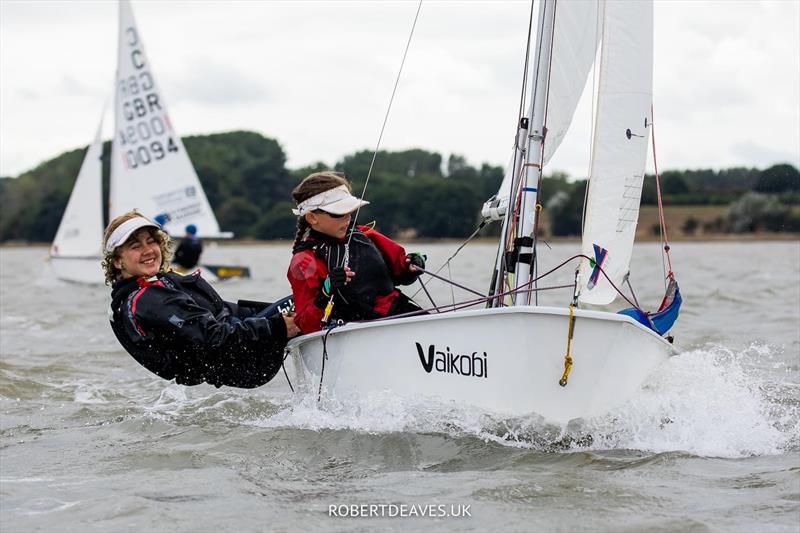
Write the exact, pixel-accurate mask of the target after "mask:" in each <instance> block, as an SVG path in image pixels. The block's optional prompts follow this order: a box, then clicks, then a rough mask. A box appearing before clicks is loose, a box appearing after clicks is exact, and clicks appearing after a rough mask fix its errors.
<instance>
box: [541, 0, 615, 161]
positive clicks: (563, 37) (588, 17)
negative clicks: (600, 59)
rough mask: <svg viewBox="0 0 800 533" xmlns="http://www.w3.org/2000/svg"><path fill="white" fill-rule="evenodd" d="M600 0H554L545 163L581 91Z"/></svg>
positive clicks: (592, 50)
mask: <svg viewBox="0 0 800 533" xmlns="http://www.w3.org/2000/svg"><path fill="white" fill-rule="evenodd" d="M601 5H602V2H585V1H564V0H560V1H558V2H556V3H555V28H554V30H553V58H552V69H551V71H550V89H549V91H548V96H547V123H546V126H547V136H546V137H545V142H544V156H543V157H544V160H543V163H544V164H545V165H546V164H547V162H548V161H550V158H551V157H552V156H553V154H554V153H555V151H556V150H557V149H558V147H559V146H560V145H561V141H562V140H564V136H565V135H566V134H567V130H568V129H569V125H570V123H572V117H573V115H574V114H575V108H576V107H578V101H579V100H580V98H581V94H582V93H583V89H584V86H585V85H586V79H587V78H588V76H589V70H590V69H591V66H592V64H593V63H594V59H595V56H596V55H597V44H598V41H599V40H600V27H599V22H598V9H599V6H601Z"/></svg>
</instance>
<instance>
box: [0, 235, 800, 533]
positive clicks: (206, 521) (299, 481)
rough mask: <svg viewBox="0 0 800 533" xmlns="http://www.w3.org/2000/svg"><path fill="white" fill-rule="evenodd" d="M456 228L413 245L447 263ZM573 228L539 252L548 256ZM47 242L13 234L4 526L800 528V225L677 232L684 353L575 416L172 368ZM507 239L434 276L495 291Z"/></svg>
mask: <svg viewBox="0 0 800 533" xmlns="http://www.w3.org/2000/svg"><path fill="white" fill-rule="evenodd" d="M455 247H456V246H455V245H454V244H452V243H431V244H425V243H416V244H414V245H413V246H410V247H409V248H410V249H414V250H420V251H424V252H426V253H427V254H428V265H429V268H431V269H436V268H437V267H438V266H439V265H441V264H442V262H443V261H444V260H445V259H446V258H447V257H448V256H449V255H450V254H451V253H452V252H453V251H454V250H455ZM576 248H577V246H576V245H574V244H567V243H563V244H555V245H553V246H552V250H547V249H546V248H545V249H543V259H542V265H541V268H540V272H544V271H545V270H547V269H548V268H550V267H551V266H553V265H556V264H558V263H559V262H560V261H561V260H563V259H565V258H567V257H569V256H571V255H573V254H574V253H577V250H576ZM46 251H47V250H46V248H3V249H1V250H0V531H2V532H3V533H10V532H15V531H215V530H222V529H224V530H230V531H273V530H277V531H331V530H332V531H416V530H427V531H576V530H579V531H693V532H694V531H742V532H745V531H747V532H749V531H780V532H797V531H800V266H799V265H800V243H798V242H796V241H791V242H746V243H737V242H718V243H699V242H693V243H676V244H675V245H674V246H673V251H672V266H673V269H674V271H675V272H676V274H677V276H678V280H679V282H680V284H681V289H682V291H683V295H684V299H685V303H684V308H683V312H682V315H681V317H680V318H679V320H678V322H677V324H676V327H675V328H674V333H675V342H676V345H677V346H678V347H679V352H680V353H679V355H677V356H675V357H673V358H672V359H671V360H670V361H669V362H667V363H666V364H665V365H663V366H662V367H660V368H659V369H658V370H657V371H656V372H655V373H654V374H653V375H652V376H650V378H649V379H648V380H647V382H646V383H645V384H644V386H643V387H642V389H641V390H640V391H639V392H638V393H637V394H636V395H635V396H634V397H632V398H631V399H630V400H629V401H628V402H627V403H625V404H624V405H621V406H619V407H618V408H617V409H615V410H614V411H613V412H611V413H608V414H607V415H604V416H601V417H598V418H594V419H591V420H578V421H573V422H572V423H570V424H569V425H567V426H565V427H555V426H549V425H542V424H541V423H540V422H537V420H538V419H537V417H535V416H531V417H530V418H514V419H508V418H500V417H496V416H490V415H488V414H486V413H481V412H477V411H475V410H474V409H471V408H470V407H469V406H459V405H449V404H437V403H436V402H432V401H429V400H425V399H419V400H418V401H414V402H411V401H399V400H398V399H397V398H394V397H392V396H391V395H390V394H384V395H377V396H371V397H366V398H363V399H362V400H361V401H360V402H359V403H358V405H352V404H351V405H340V404H336V403H334V402H333V401H331V402H328V403H326V404H325V405H323V406H318V405H317V403H316V398H309V397H302V396H294V395H293V394H292V393H291V391H290V389H289V385H288V384H287V381H286V379H285V378H284V377H283V375H282V374H279V375H278V377H276V379H275V380H274V381H273V382H271V383H270V384H268V385H266V386H264V387H261V388H259V389H255V390H237V389H230V388H221V389H215V388H214V387H211V386H200V387H190V388H187V387H183V386H179V385H176V384H174V383H169V382H166V381H163V380H160V379H159V378H157V377H155V376H153V375H151V374H149V373H148V372H147V371H146V370H144V369H143V368H141V367H140V366H138V365H137V364H136V363H135V362H134V361H133V359H131V358H130V357H129V356H128V355H127V354H126V353H125V352H124V351H123V350H122V348H121V347H120V346H119V345H118V344H117V342H116V340H115V339H114V337H113V334H112V333H111V329H110V327H109V326H108V321H107V320H108V319H107V306H108V304H109V301H110V298H109V289H108V288H107V287H104V286H94V287H88V286H81V285H75V284H70V283H66V282H62V281H59V280H56V279H53V278H52V276H51V275H50V271H49V265H48V263H47V262H46V261H45V260H44V258H45V255H46ZM493 257H494V246H493V245H491V244H488V243H477V244H472V245H470V246H468V247H467V248H465V249H464V250H463V251H462V252H461V253H460V254H459V255H458V256H457V257H456V259H455V260H454V261H453V262H452V264H451V265H450V266H449V267H445V268H443V269H442V270H441V271H440V273H441V274H442V275H446V276H452V277H453V278H454V279H456V280H458V281H460V282H461V283H462V284H464V285H466V286H469V287H471V288H474V289H476V290H480V291H483V290H485V287H486V285H487V284H488V279H489V274H490V273H489V270H490V268H491V263H492V262H493ZM289 259H290V252H289V244H288V243H286V244H278V245H257V246H255V245H254V246H218V247H211V249H209V250H207V252H206V260H207V261H208V262H210V263H238V264H244V265H248V266H250V267H251V269H252V271H253V279H250V280H238V281H232V282H226V283H221V284H218V285H217V288H218V290H219V291H220V292H221V294H222V295H223V296H224V297H226V298H228V299H233V300H235V299H237V298H248V299H275V298H278V297H280V296H283V295H285V294H286V293H288V290H289V288H288V283H287V282H286V279H285V270H286V266H287V264H288V261H289ZM573 270H574V267H572V266H571V267H568V268H564V269H561V270H559V271H558V272H557V273H555V274H554V275H553V276H550V277H548V278H546V279H545V280H543V281H542V285H543V286H545V285H560V284H564V283H570V282H571V280H572V277H573ZM631 280H632V283H633V286H634V288H635V290H636V295H637V297H638V299H639V300H640V302H641V303H642V305H644V306H646V307H651V308H652V307H656V306H657V305H658V304H659V302H660V299H661V296H662V295H663V282H662V280H663V262H662V258H661V254H660V246H659V245H658V244H642V245H637V247H636V249H635V253H634V262H633V268H632V276H631ZM417 289H418V287H414V286H412V287H409V288H407V289H405V290H406V292H408V293H410V294H413V293H415V292H417ZM430 290H431V293H432V296H433V299H434V300H435V301H436V303H437V304H439V305H443V304H447V303H452V301H453V299H455V300H464V299H468V298H469V296H468V295H467V294H466V293H463V292H461V291H459V290H452V291H451V288H450V286H448V285H446V284H444V283H441V282H434V283H431V286H430ZM416 298H417V299H418V300H419V301H421V302H422V303H426V304H428V305H429V303H428V301H427V298H426V297H425V295H424V293H419V294H418V295H417V296H416ZM569 299H570V294H569V291H567V292H564V291H547V292H544V291H543V292H541V293H540V303H544V304H548V305H549V304H554V305H565V304H566V303H568V301H569ZM565 340H566V339H565ZM560 355H561V354H556V356H560ZM573 355H574V356H575V360H576V364H580V354H573ZM376 356H379V351H377V350H376ZM288 370H289V375H290V376H292V375H293V372H292V369H291V368H290V369H288ZM353 514H358V515H367V516H352V515H353ZM343 515H348V516H343ZM370 515H371V516H370ZM423 515H424V516H423Z"/></svg>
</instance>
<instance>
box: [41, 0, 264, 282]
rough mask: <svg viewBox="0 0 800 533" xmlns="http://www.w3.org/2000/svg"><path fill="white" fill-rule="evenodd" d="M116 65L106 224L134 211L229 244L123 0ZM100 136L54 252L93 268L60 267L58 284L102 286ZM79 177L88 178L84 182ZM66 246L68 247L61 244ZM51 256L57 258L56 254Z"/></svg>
mask: <svg viewBox="0 0 800 533" xmlns="http://www.w3.org/2000/svg"><path fill="white" fill-rule="evenodd" d="M117 60H118V61H117V73H116V79H115V84H114V91H115V94H114V137H113V139H112V141H111V176H110V180H109V183H110V185H109V187H110V192H109V217H110V219H113V218H114V217H116V216H118V215H120V214H122V213H125V212H127V211H129V210H131V209H138V210H139V211H140V212H142V213H143V214H144V215H146V216H148V217H150V218H151V219H153V220H158V221H159V222H160V223H162V227H163V228H164V230H165V231H167V232H168V233H169V234H170V235H171V236H173V237H182V236H183V235H184V229H185V228H186V226H187V225H189V224H194V225H195V227H196V228H197V230H198V231H197V233H198V236H199V237H209V238H230V237H232V236H233V234H232V233H230V232H223V231H220V228H219V223H218V222H217V218H216V216H215V215H214V212H213V210H212V209H211V206H210V204H209V203H208V198H207V197H206V194H205V191H204V190H203V187H202V185H201V184H200V179H199V178H198V177H197V173H196V172H195V170H194V167H193V166H192V162H191V160H190V159H189V156H188V154H187V152H186V149H185V147H184V146H183V142H182V141H181V138H180V136H178V135H177V133H176V132H175V130H174V128H173V126H172V121H171V120H170V118H169V115H168V113H167V108H166V104H165V102H164V98H163V96H162V94H161V92H160V91H159V89H158V85H157V84H156V81H155V77H154V75H153V71H152V68H151V67H150V63H149V61H148V59H147V55H146V53H145V49H144V44H143V42H142V39H141V37H140V35H139V31H138V29H137V27H136V21H135V19H134V16H133V11H132V9H131V6H130V2H129V1H128V0H120V2H119V46H118V51H117ZM101 125H102V122H101ZM101 133H102V132H101V130H100V129H98V134H97V139H96V140H95V144H93V145H92V147H91V148H90V150H89V152H88V153H87V156H86V160H85V161H84V164H83V166H82V167H81V173H80V175H79V177H78V180H77V181H76V184H75V188H74V189H73V192H72V195H71V197H70V203H69V204H68V206H67V210H66V211H65V214H64V218H63V219H62V222H61V227H60V228H59V230H58V235H57V236H56V240H55V242H54V243H53V251H54V252H57V254H58V256H59V257H60V258H63V257H67V256H70V257H72V256H79V255H81V254H84V256H85V257H91V258H96V261H95V262H94V263H92V261H93V260H95V259H92V260H89V259H84V260H83V261H81V262H73V263H71V264H70V267H66V266H63V267H62V266H61V265H59V268H58V269H57V270H56V275H57V276H58V277H59V278H61V279H67V280H70V281H81V282H88V283H92V282H97V283H99V282H102V275H101V271H100V266H99V256H100V255H101V254H100V243H101V240H102V230H103V227H104V226H103V223H102V199H101V197H102V192H101V188H100V187H101V182H100V179H101V169H102V167H101V163H100V161H99V154H100V153H101V151H102V146H101V141H100V136H101ZM95 152H96V153H97V157H96V158H95V155H94V154H95ZM90 156H91V157H90ZM95 159H96V161H95ZM95 162H96V165H95V164H94V163H95ZM84 175H85V176H87V177H84V178H83V179H81V176H84ZM95 181H96V183H95ZM90 182H91V185H89V183H90ZM95 185H96V186H95ZM90 188H91V190H89V189H90ZM73 199H74V202H73ZM62 228H63V231H62ZM73 234H74V235H80V239H79V240H78V239H77V238H76V237H68V235H73ZM67 239H71V240H69V242H66V240H67ZM78 241H80V244H78ZM65 242H66V244H65ZM51 255H53V256H55V254H54V253H53V252H51ZM59 263H63V261H59ZM199 268H200V270H201V271H202V272H203V274H204V276H205V277H206V278H207V279H209V280H210V281H214V280H216V279H221V278H232V277H249V276H250V270H249V268H247V267H244V266H239V265H200V267H199Z"/></svg>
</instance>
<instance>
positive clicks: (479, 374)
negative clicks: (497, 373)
mask: <svg viewBox="0 0 800 533" xmlns="http://www.w3.org/2000/svg"><path fill="white" fill-rule="evenodd" d="M414 344H416V345H417V355H419V362H420V363H422V368H423V369H424V370H425V372H427V373H428V374H430V373H431V372H433V371H434V370H435V371H436V372H445V373H447V374H455V375H458V376H470V377H474V378H488V377H489V366H488V361H487V358H488V356H487V354H486V352H477V351H476V352H472V353H465V354H457V353H453V352H452V351H451V350H450V347H449V346H446V347H445V349H444V350H442V349H441V348H440V349H438V350H437V349H436V345H435V344H430V345H428V348H427V350H426V349H425V348H423V347H422V345H421V344H420V343H418V342H416V343H414Z"/></svg>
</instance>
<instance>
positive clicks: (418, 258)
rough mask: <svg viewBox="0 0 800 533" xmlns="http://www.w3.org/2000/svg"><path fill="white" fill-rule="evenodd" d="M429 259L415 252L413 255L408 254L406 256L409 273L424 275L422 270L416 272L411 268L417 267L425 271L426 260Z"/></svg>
mask: <svg viewBox="0 0 800 533" xmlns="http://www.w3.org/2000/svg"><path fill="white" fill-rule="evenodd" d="M427 258H428V256H426V255H424V254H421V253H418V252H413V253H410V254H407V255H406V267H407V268H408V270H409V271H411V272H412V273H414V274H416V275H417V276H419V275H420V274H422V271H421V270H414V269H412V268H411V267H412V266H415V267H418V268H421V269H424V268H425V260H426V259H427Z"/></svg>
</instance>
